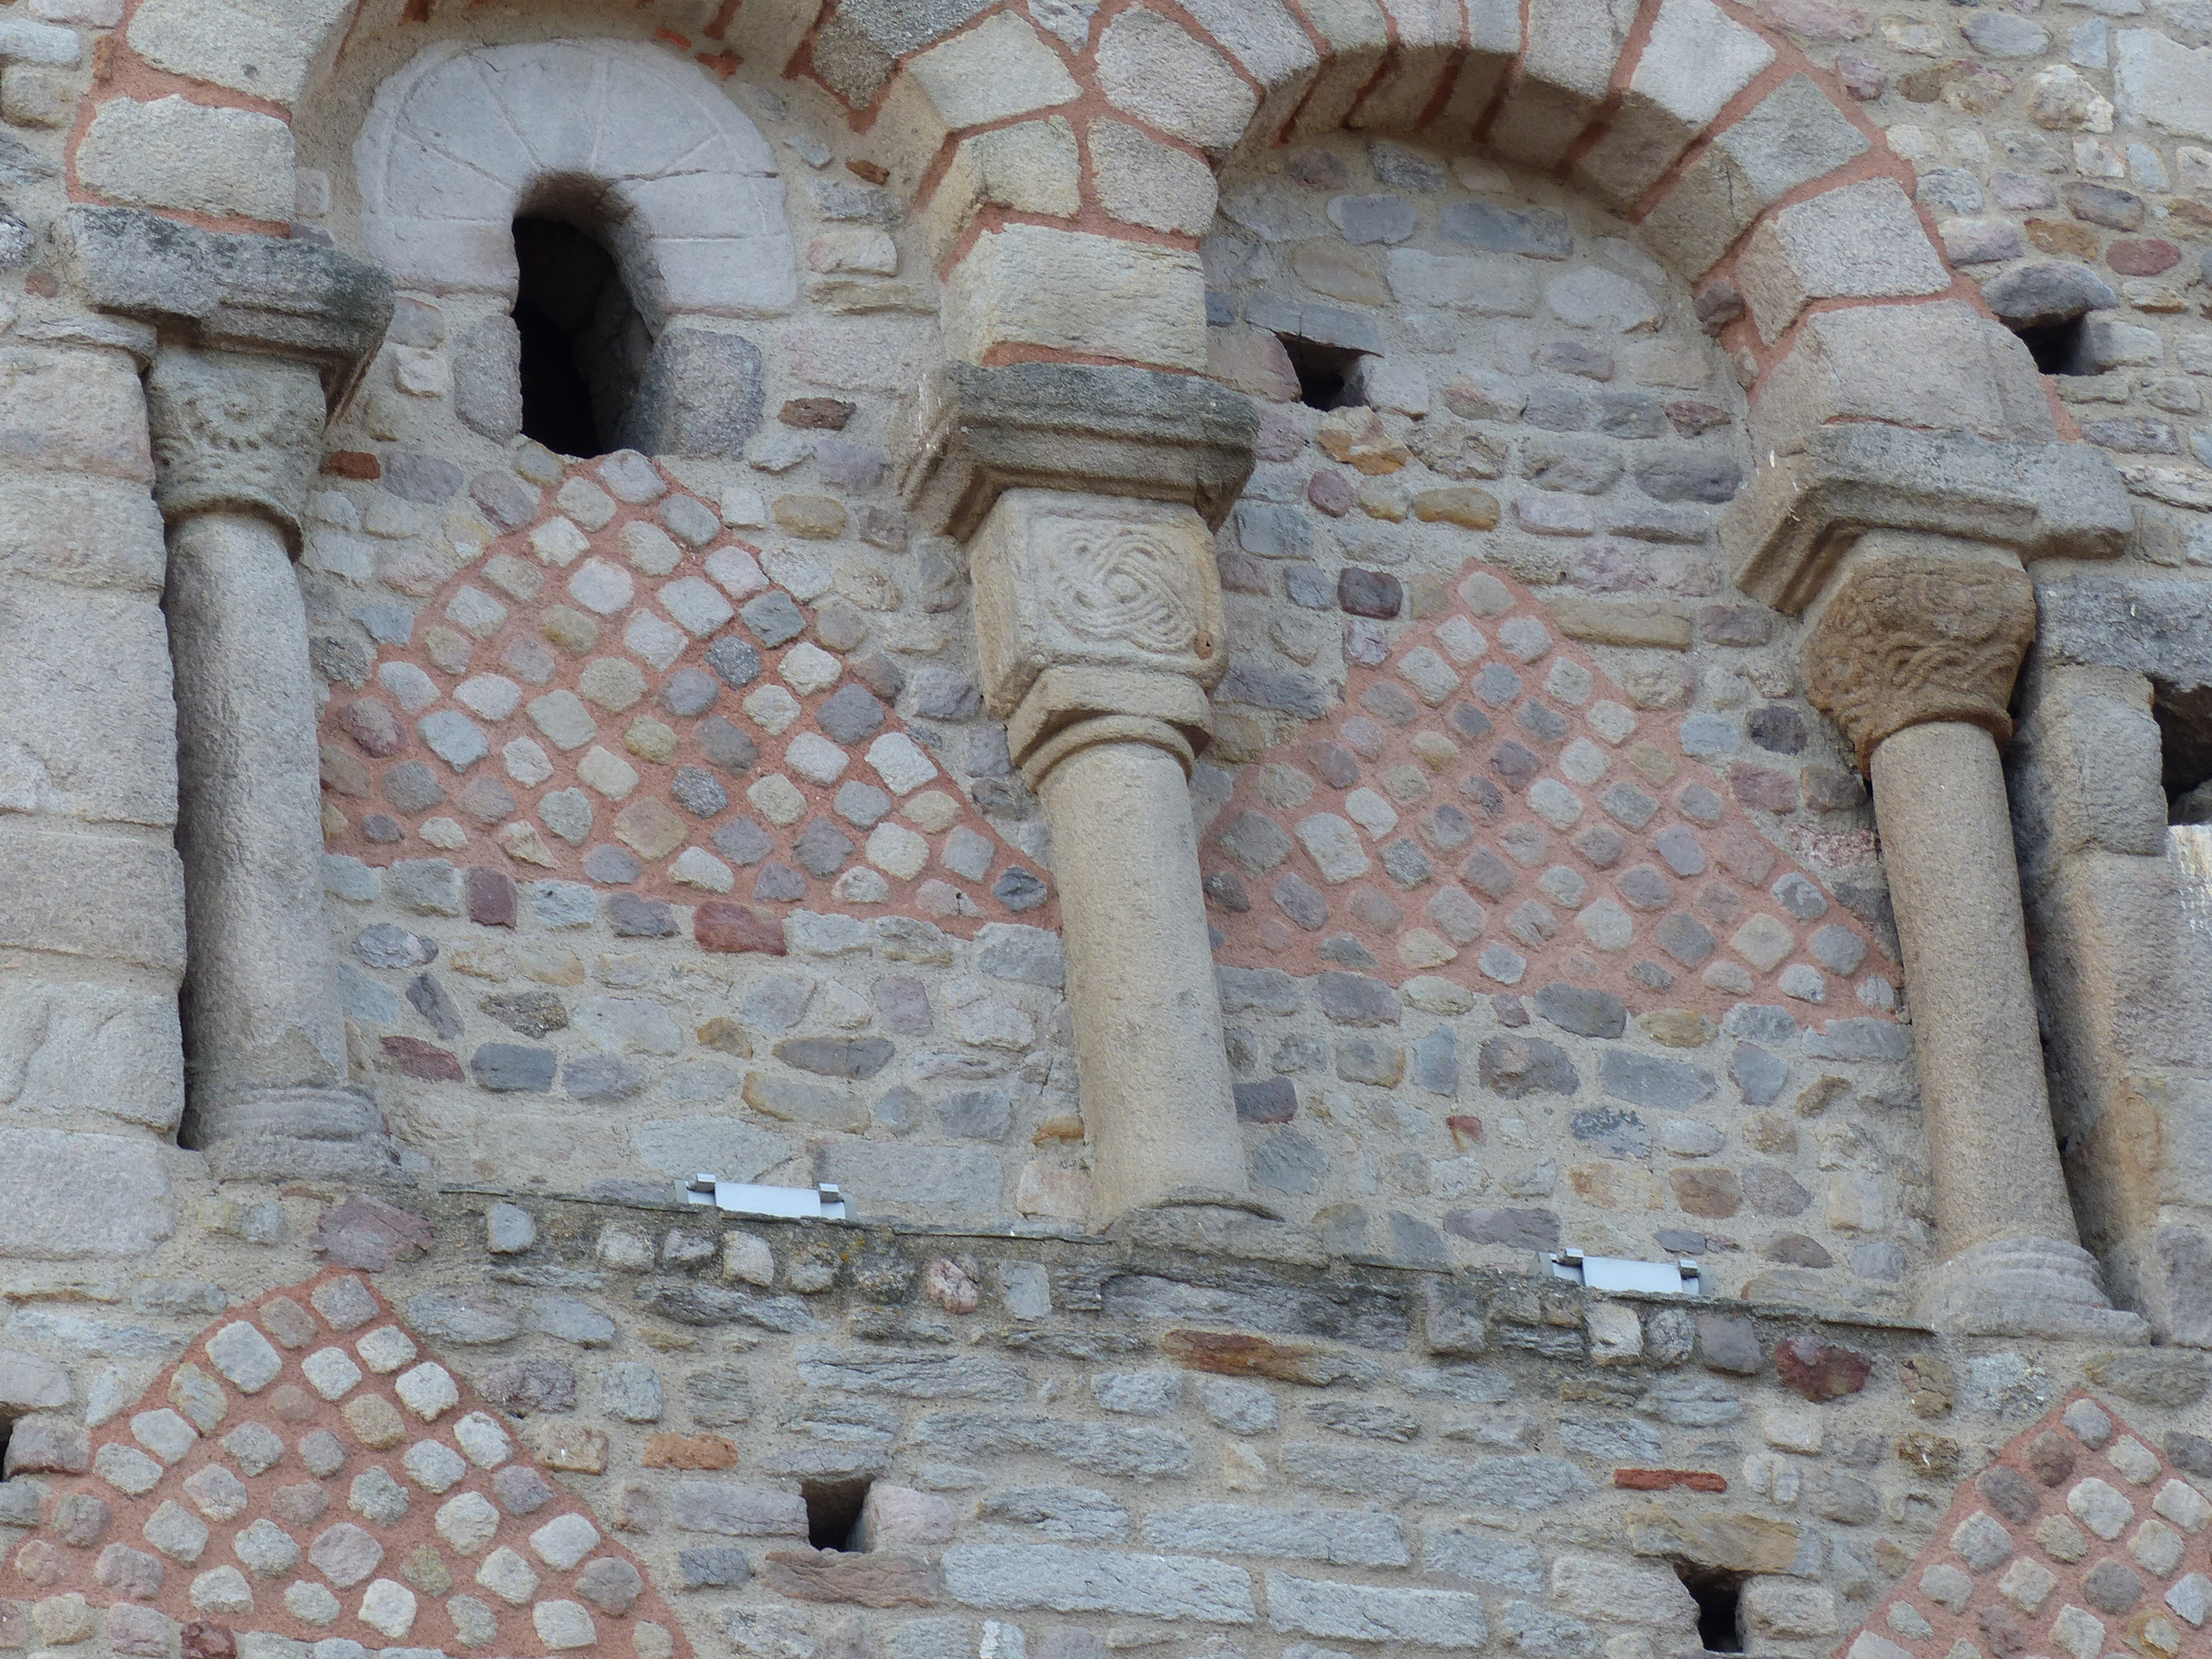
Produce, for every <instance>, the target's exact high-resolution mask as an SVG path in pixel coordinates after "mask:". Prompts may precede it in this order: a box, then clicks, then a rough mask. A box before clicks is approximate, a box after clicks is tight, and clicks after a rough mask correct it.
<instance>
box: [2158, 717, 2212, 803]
mask: <svg viewBox="0 0 2212 1659" xmlns="http://www.w3.org/2000/svg"><path fill="white" fill-rule="evenodd" d="M2150 711H2151V714H2152V715H2153V716H2154V718H2155V719H2156V720H2157V721H2158V735H2159V759H2160V777H2159V781H2160V783H2162V784H2163V785H2165V786H2166V822H2167V823H2212V686H2201V685H2200V686H2192V687H2191V688H2189V689H2188V690H2180V689H2179V688H2177V687H2174V686H2171V685H2167V684H2163V683H2154V685H2153V689H2152V694H2151V703H2150Z"/></svg>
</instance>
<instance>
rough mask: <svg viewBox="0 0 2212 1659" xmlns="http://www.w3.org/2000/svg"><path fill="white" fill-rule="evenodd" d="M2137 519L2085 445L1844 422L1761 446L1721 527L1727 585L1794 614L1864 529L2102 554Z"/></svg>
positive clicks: (2034, 550)
mask: <svg viewBox="0 0 2212 1659" xmlns="http://www.w3.org/2000/svg"><path fill="white" fill-rule="evenodd" d="M2134 527H2135V514H2134V512H2133V510H2132V508H2131V507H2130V505H2129V502H2128V498H2127V492H2126V490H2125V489H2124V488H2123V487H2122V485H2121V483H2120V477H2119V474H2118V472H2117V471H2114V470H2113V467H2112V462H2111V461H2110V460H2109V459H2106V457H2105V456H2104V455H2103V454H2102V453H2100V452H2099V451H2097V450H2093V449H2091V448H2089V447H2087V445H2083V444H2034V443H2001V442H1993V441H1987V440H1984V439H1978V438H1966V437H1960V436H1945V437H1936V436H1931V435H1929V434H1926V433H1920V432H1909V431H1905V430H1904V429H1903V428H1898V427H1891V426H1876V425H1867V424H1853V425H1843V426H1828V427H1821V428H1817V429H1815V430H1814V431H1813V432H1811V433H1808V435H1806V438H1805V442H1804V446H1803V447H1802V448H1801V449H1798V450H1795V451H1792V452H1790V453H1787V454H1784V455H1781V456H1778V457H1772V458H1770V459H1769V461H1768V464H1767V465H1764V466H1762V467H1760V468H1759V470H1758V471H1757V472H1755V473H1754V474H1753V477H1752V480H1751V482H1750V483H1749V484H1747V486H1746V487H1745V489H1744V490H1743V492H1742V494H1741V495H1738V496H1737V497H1736V499H1735V501H1734V502H1733V503H1731V504H1730V506H1729V508H1728V510H1727V512H1726V513H1723V516H1722V519H1721V526H1720V533H1721V546H1722V549H1723V551H1724V552H1725V553H1726V554H1727V556H1728V559H1729V568H1730V574H1732V575H1733V577H1734V578H1735V584H1736V586H1738V587H1740V588H1741V589H1742V590H1743V591H1744V592H1746V593H1747V594H1749V595H1750V596H1751V597H1752V598H1753V599H1759V600H1760V601H1762V602H1764V603H1765V604H1767V605H1772V606H1774V607H1775V608H1776V609H1777V610H1778V611H1787V612H1789V613H1790V614H1791V615H1793V616H1794V615H1796V614H1797V613H1799V612H1801V611H1803V610H1804V609H1805V607H1806V606H1807V605H1810V604H1811V603H1812V602H1813V601H1814V599H1816V598H1817V597H1818V596H1819V594H1820V590H1821V589H1822V588H1823V587H1824V586H1826V584H1827V581H1828V578H1829V577H1830V576H1831V575H1832V574H1833V573H1834V570H1835V568H1836V565H1837V564H1838V562H1839V561H1840V560H1841V559H1842V558H1843V556H1844V553H1845V551H1847V550H1849V548H1850V544H1851V543H1852V541H1853V540H1854V539H1856V538H1857V535H1858V534H1859V532H1862V531H1866V530H1875V529H1888V530H1918V531H1926V532H1932V533H1935V534H1938V535H1946V536H1958V537H1962V538H1966V539H1969V540H1973V541H1980V542H1988V543H1992V544H1996V545H1999V546H2005V547H2013V548H2017V549H2019V550H2020V553H2021V557H2022V558H2024V559H2031V560H2033V559H2049V558H2074V559H2111V558H2117V557H2118V556H2119V555H2120V554H2121V552H2122V551H2123V550H2124V549H2125V547H2126V545H2127V542H2128V538H2129V537H2130V535H2131V534H2133V532H2134Z"/></svg>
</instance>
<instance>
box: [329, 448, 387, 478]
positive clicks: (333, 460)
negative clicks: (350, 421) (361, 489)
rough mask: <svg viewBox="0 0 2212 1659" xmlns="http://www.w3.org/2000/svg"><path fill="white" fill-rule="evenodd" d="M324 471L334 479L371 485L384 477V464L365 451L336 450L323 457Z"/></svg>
mask: <svg viewBox="0 0 2212 1659" xmlns="http://www.w3.org/2000/svg"><path fill="white" fill-rule="evenodd" d="M323 471H325V472H327V473H329V474H330V475H331V477H336V478H357V479H360V480H361V481H362V482H363V483H369V482H371V481H373V480H375V479H378V478H380V477H383V476H384V463H383V462H382V461H380V460H378V459H376V457H375V456H374V455H372V454H370V453H368V451H367V450H364V449H334V450H332V451H331V453H329V454H327V455H325V456H324V457H323Z"/></svg>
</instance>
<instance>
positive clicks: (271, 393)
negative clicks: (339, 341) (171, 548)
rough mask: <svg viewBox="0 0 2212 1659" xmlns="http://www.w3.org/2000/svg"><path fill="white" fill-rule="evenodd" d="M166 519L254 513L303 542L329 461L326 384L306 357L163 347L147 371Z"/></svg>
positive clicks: (158, 493) (158, 489) (158, 497)
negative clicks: (317, 479) (304, 523)
mask: <svg viewBox="0 0 2212 1659" xmlns="http://www.w3.org/2000/svg"><path fill="white" fill-rule="evenodd" d="M146 409H147V414H148V416H149V421H150V422H151V425H152V427H153V434H154V460H155V467H156V469H157V476H156V482H155V486H154V499H155V501H156V502H158V503H159V504H160V506H161V514H162V516H163V517H164V518H165V519H167V520H170V521H172V522H174V521H175V520H179V519H183V518H190V517H191V516H193V515H194V514H196V513H258V514H260V515H261V516H263V517H264V518H269V519H273V520H276V523H277V524H278V525H279V526H282V527H283V531H284V533H285V536H286V538H287V539H288V540H289V541H291V542H292V543H294V544H295V545H296V544H297V542H298V540H299V527H300V515H301V513H302V512H303V511H304V510H305V509H306V507H307V481H308V480H309V479H310V478H312V477H313V476H314V474H315V469H316V467H317V466H318V465H319V464H320V462H321V459H322V443H323V383H322V380H321V377H320V376H319V375H318V374H316V372H315V370H314V369H313V368H312V367H311V366H309V365H308V364H307V363H303V362H295V361H292V360H289V359H287V358H281V357H258V356H246V355H244V354H242V353H238V352H228V351H195V350H191V349H172V350H167V351H164V352H163V353H162V354H161V356H159V357H158V358H156V359H155V363H154V367H153V368H152V369H151V370H149V372H148V374H147V376H146Z"/></svg>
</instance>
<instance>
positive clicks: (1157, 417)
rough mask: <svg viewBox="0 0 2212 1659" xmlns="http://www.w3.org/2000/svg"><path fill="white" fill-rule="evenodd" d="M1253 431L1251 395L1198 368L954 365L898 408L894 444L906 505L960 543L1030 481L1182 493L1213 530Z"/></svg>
mask: <svg viewBox="0 0 2212 1659" xmlns="http://www.w3.org/2000/svg"><path fill="white" fill-rule="evenodd" d="M1257 432H1258V416H1257V415H1256V414H1255V411H1254V410H1253V407H1252V404H1250V403H1249V401H1248V400H1247V399H1245V398H1242V397H1239V396H1238V395H1237V393H1235V392H1231V391H1229V390H1228V389H1227V388H1225V387H1224V386H1218V385H1216V384H1214V383H1213V382H1212V381H1210V380H1200V379H1198V378H1196V377H1194V376H1190V375H1183V374H1164V373H1161V372H1158V371H1156V370H1152V369H1141V368H1107V367H1103V366H1097V365H1090V364H1074V363H1015V364H1008V365H1006V366H1005V367H1002V368H976V367H975V366H973V365H969V364H963V363H952V364H946V365H944V366H942V367H940V368H936V369H933V370H932V371H931V373H930V375H929V377H928V379H927V380H926V381H925V382H924V383H923V385H922V386H921V387H920V388H919V389H918V391H917V392H916V395H915V398H913V399H912V400H910V401H909V402H908V404H906V405H905V406H904V407H902V410H901V411H900V415H899V419H898V422H897V425H896V429H895V431H894V433H893V436H892V441H891V445H890V447H891V451H892V453H893V455H894V457H895V458H896V478H897V486H898V491H899V495H900V496H901V497H902V499H903V501H905V503H906V505H907V507H908V511H909V512H911V513H914V514H915V517H916V518H917V519H919V520H921V522H922V524H923V525H924V526H926V527H927V529H928V530H930V531H931V532H939V533H943V534H946V535H951V536H955V537H958V538H962V539H963V540H964V539H965V538H967V537H968V536H969V535H970V534H972V533H973V532H974V531H975V527H976V526H978V525H980V524H981V522H982V520H983V517H984V515H985V514H986V513H988V512H989V511H990V510H991V507H992V504H993V503H994V502H995V501H997V500H998V498H999V495H1000V493H1001V492H1003V491H1005V490H1007V489H1024V488H1031V487H1036V488H1044V489H1084V490H1092V491H1103V492H1104V493H1107V494H1111V495H1139V496H1146V497H1149V498H1152V499H1154V500H1161V501H1188V502H1189V503H1190V504H1191V505H1192V506H1194V507H1196V508H1197V509H1198V510H1199V512H1200V513H1201V514H1202V515H1203V516H1204V517H1205V519H1206V522H1207V523H1208V524H1209V525H1212V526H1217V527H1218V526H1219V525H1220V523H1221V520H1222V519H1223V517H1224V516H1225V514H1226V513H1228V511H1229V508H1230V506H1231V503H1233V502H1234V501H1236V499H1237V495H1238V493H1239V492H1240V491H1241V490H1242V489H1243V487H1244V481H1245V479H1246V478H1247V477H1249V476H1250V474H1251V471H1252V460H1253V448H1252V447H1253V443H1254V441H1255V436H1256V435H1257Z"/></svg>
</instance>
